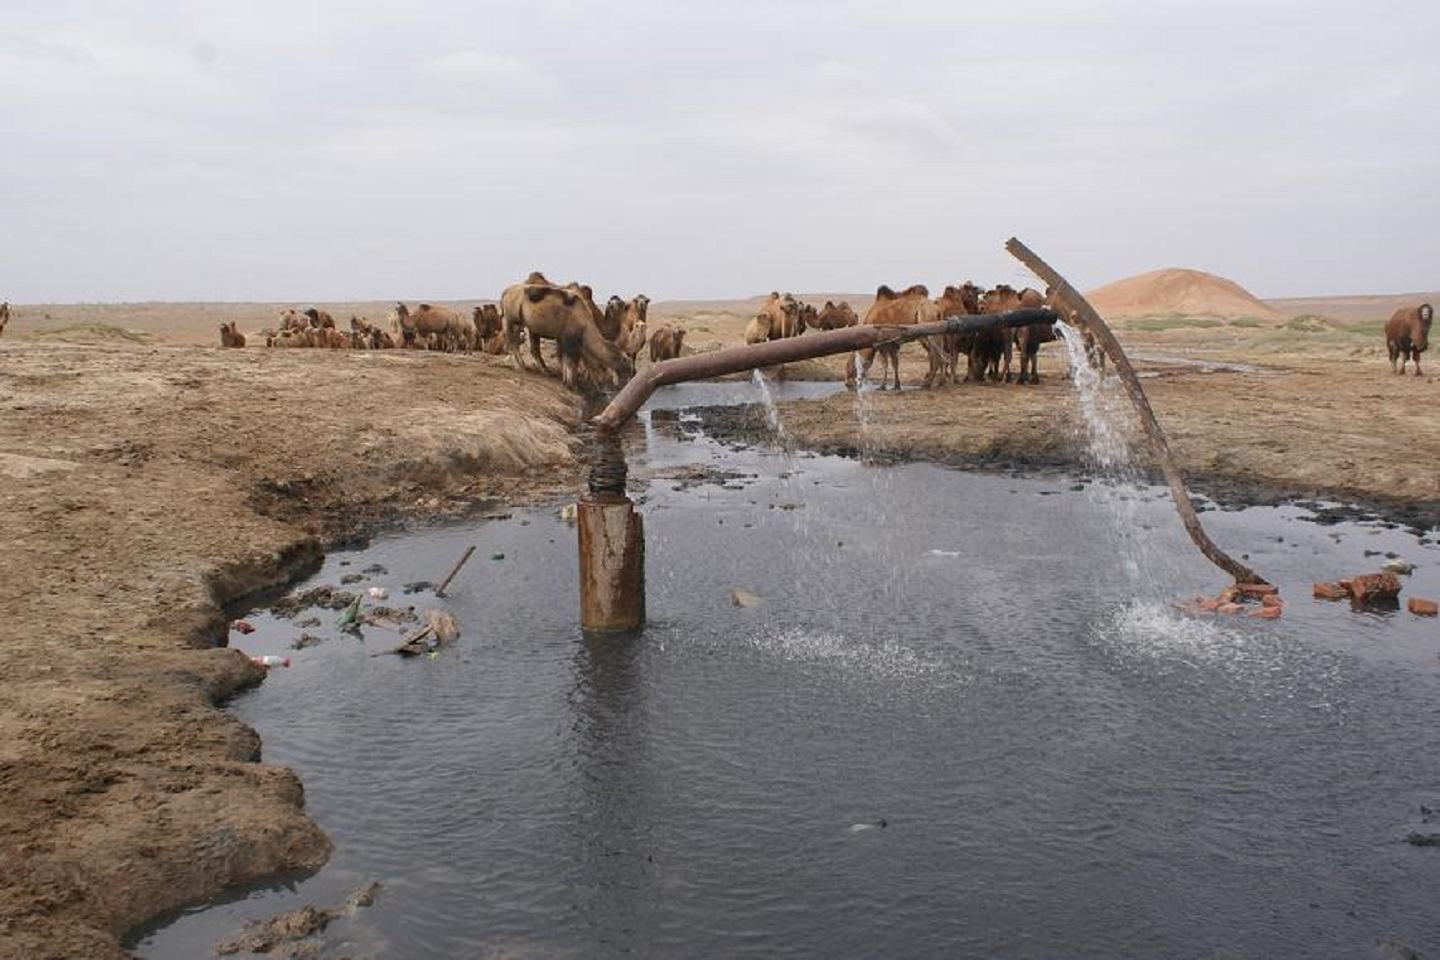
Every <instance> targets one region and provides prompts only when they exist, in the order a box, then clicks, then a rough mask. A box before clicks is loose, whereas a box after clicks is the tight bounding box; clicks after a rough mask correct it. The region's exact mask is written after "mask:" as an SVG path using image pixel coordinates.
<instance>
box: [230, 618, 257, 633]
mask: <svg viewBox="0 0 1440 960" xmlns="http://www.w3.org/2000/svg"><path fill="white" fill-rule="evenodd" d="M230 629H231V630H234V631H235V632H236V633H254V632H255V625H254V624H252V623H251V622H250V621H249V620H232V621H231V622H230Z"/></svg>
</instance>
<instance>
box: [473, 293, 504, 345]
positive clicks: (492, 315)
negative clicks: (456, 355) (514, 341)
mask: <svg viewBox="0 0 1440 960" xmlns="http://www.w3.org/2000/svg"><path fill="white" fill-rule="evenodd" d="M471 320H472V322H473V323H474V324H475V343H476V346H477V348H478V349H480V350H481V351H483V352H484V353H488V354H490V355H492V356H499V355H500V354H502V353H504V352H505V330H504V326H505V325H504V323H503V322H502V321H501V319H500V308H499V307H497V306H495V304H493V303H486V304H482V305H481V306H478V307H476V308H475V310H474V312H473V314H472V316H471Z"/></svg>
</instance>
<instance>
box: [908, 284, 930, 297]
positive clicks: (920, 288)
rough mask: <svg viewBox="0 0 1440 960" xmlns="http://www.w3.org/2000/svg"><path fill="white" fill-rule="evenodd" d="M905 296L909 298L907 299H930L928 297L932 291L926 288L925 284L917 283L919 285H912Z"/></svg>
mask: <svg viewBox="0 0 1440 960" xmlns="http://www.w3.org/2000/svg"><path fill="white" fill-rule="evenodd" d="M904 296H907V297H928V296H930V290H929V289H928V288H927V287H926V286H925V284H923V283H917V284H913V285H911V286H910V287H908V288H907V289H906V290H905V293H904Z"/></svg>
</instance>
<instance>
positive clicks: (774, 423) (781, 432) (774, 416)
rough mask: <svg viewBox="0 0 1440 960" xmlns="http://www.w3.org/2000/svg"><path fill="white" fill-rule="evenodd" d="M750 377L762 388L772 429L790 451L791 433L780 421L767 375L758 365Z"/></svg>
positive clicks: (766, 413) (783, 445)
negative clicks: (787, 431)
mask: <svg viewBox="0 0 1440 960" xmlns="http://www.w3.org/2000/svg"><path fill="white" fill-rule="evenodd" d="M750 379H751V380H754V381H755V386H757V387H759V388H760V396H761V398H762V399H763V400H764V403H765V417H766V419H768V420H769V421H770V429H771V430H773V431H774V432H775V436H776V437H777V438H779V440H780V445H781V446H782V447H784V448H785V451H786V453H787V454H788V453H789V451H790V435H789V434H787V433H786V432H785V425H784V424H783V423H781V422H780V409H779V408H778V407H776V406H775V397H774V396H773V395H771V393H770V385H769V384H768V383H766V382H765V377H764V376H763V375H762V374H761V373H760V368H759V367H756V368H755V369H754V370H751V371H750Z"/></svg>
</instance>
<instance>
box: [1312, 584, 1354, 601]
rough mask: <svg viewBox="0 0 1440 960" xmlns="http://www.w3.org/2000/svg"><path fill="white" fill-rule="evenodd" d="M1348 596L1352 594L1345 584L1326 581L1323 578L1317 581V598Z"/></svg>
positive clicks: (1330, 598)
mask: <svg viewBox="0 0 1440 960" xmlns="http://www.w3.org/2000/svg"><path fill="white" fill-rule="evenodd" d="M1348 596H1350V591H1349V590H1347V589H1346V588H1345V586H1344V584H1339V583H1326V582H1324V581H1323V580H1320V581H1317V582H1316V583H1315V599H1316V600H1344V599H1345V598H1346V597H1348Z"/></svg>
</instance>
